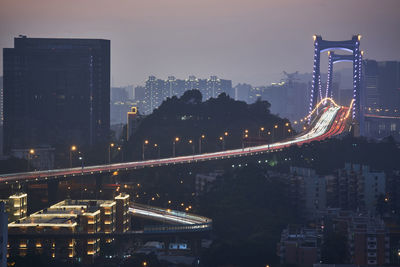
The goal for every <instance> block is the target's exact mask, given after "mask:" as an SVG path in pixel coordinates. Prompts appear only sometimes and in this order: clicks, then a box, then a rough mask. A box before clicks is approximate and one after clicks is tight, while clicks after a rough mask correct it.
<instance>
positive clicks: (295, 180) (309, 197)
mask: <svg viewBox="0 0 400 267" xmlns="http://www.w3.org/2000/svg"><path fill="white" fill-rule="evenodd" d="M290 173H291V174H292V175H291V177H290V181H289V182H290V189H291V194H290V195H291V196H290V198H291V200H292V202H294V203H295V204H296V205H297V207H298V209H299V212H301V215H303V216H304V217H305V218H306V219H314V218H316V217H318V215H319V213H320V211H322V210H324V209H325V208H326V199H327V196H326V180H325V177H323V176H319V175H317V173H316V172H315V170H313V169H308V168H301V167H293V166H292V167H290Z"/></svg>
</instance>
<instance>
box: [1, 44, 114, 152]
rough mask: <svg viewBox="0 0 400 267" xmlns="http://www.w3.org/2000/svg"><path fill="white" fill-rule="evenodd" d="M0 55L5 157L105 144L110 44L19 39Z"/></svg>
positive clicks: (108, 102) (107, 129)
mask: <svg viewBox="0 0 400 267" xmlns="http://www.w3.org/2000/svg"><path fill="white" fill-rule="evenodd" d="M3 55H4V62H3V63H4V150H5V151H6V152H9V151H10V150H11V149H27V148H34V147H37V146H42V145H49V146H57V145H66V144H68V145H70V144H76V145H94V144H97V143H104V142H107V141H108V138H109V129H110V41H109V40H100V39H46V38H27V37H25V36H20V37H18V38H15V39H14V48H4V50H3Z"/></svg>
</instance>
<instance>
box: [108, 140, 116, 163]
mask: <svg viewBox="0 0 400 267" xmlns="http://www.w3.org/2000/svg"><path fill="white" fill-rule="evenodd" d="M114 146H115V144H114V143H111V144H110V145H109V146H108V164H111V148H113V147H114Z"/></svg>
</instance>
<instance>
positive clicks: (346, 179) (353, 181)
mask: <svg viewBox="0 0 400 267" xmlns="http://www.w3.org/2000/svg"><path fill="white" fill-rule="evenodd" d="M338 179H339V180H338V183H339V194H338V196H339V199H338V203H339V207H340V208H342V209H349V210H361V211H368V212H370V213H372V214H373V213H375V212H376V203H377V200H378V198H379V196H383V195H385V193H386V186H385V185H386V175H385V173H384V172H382V171H371V170H370V167H369V166H365V165H360V164H351V163H346V164H345V168H344V169H342V170H340V171H339V173H338Z"/></svg>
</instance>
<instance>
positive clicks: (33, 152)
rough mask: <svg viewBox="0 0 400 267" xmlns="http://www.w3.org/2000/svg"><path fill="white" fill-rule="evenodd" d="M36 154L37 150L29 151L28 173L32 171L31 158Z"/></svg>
mask: <svg viewBox="0 0 400 267" xmlns="http://www.w3.org/2000/svg"><path fill="white" fill-rule="evenodd" d="M34 154H35V150H34V149H32V148H31V149H29V151H28V171H29V169H30V162H31V157H32V156H33V155H34Z"/></svg>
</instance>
